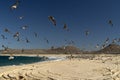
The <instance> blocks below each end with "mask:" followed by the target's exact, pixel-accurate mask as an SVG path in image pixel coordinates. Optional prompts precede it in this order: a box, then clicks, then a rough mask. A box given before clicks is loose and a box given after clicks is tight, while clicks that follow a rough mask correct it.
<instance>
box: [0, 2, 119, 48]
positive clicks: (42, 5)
mask: <svg viewBox="0 0 120 80" xmlns="http://www.w3.org/2000/svg"><path fill="white" fill-rule="evenodd" d="M15 1H16V0H0V6H1V7H0V34H4V35H5V36H6V37H7V40H3V39H2V38H0V41H1V42H0V45H3V44H4V45H6V46H8V47H10V48H20V49H21V48H37V49H38V48H50V47H51V46H55V47H59V46H63V45H65V40H67V41H71V40H73V41H74V42H75V46H77V47H79V48H80V49H84V48H85V49H86V50H96V48H95V46H96V44H103V42H104V41H105V40H106V38H107V37H109V38H110V40H111V41H112V39H114V38H119V37H120V23H119V21H120V5H119V3H120V0H19V1H20V4H19V6H18V8H17V9H16V10H10V6H11V5H12V4H14V3H15ZM19 16H24V18H23V19H22V20H20V19H19ZM48 16H54V18H55V20H56V22H57V26H56V27H55V26H54V25H53V24H52V23H51V22H50V21H49V20H48ZM110 19H111V20H112V22H113V25H114V26H113V27H112V26H110V25H109V24H108V20H110ZM64 23H66V24H67V26H68V28H69V29H70V31H69V32H67V31H65V30H63V26H64ZM24 25H28V26H29V28H28V29H27V30H21V29H20V28H19V27H21V26H24ZM5 28H8V29H9V30H10V31H11V32H12V33H13V34H14V33H16V32H17V31H18V32H20V36H21V38H22V41H20V42H17V41H16V39H14V38H13V37H12V36H13V34H8V33H5V32H4V29H5ZM86 30H88V31H89V32H90V34H89V35H88V36H86V35H85V31H86ZM34 32H36V33H38V36H39V37H38V38H35V37H34ZM26 37H27V38H28V39H29V40H30V43H26V42H25V41H24V40H25V38H26ZM45 38H46V39H48V40H49V44H47V43H46V41H45V40H44V39H45ZM1 48H2V47H1Z"/></svg>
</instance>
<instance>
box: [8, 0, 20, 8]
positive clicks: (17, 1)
mask: <svg viewBox="0 0 120 80" xmlns="http://www.w3.org/2000/svg"><path fill="white" fill-rule="evenodd" d="M19 3H20V1H19V0H16V2H15V3H14V4H13V5H12V6H11V7H10V8H11V9H12V10H15V9H17V8H18V5H19Z"/></svg>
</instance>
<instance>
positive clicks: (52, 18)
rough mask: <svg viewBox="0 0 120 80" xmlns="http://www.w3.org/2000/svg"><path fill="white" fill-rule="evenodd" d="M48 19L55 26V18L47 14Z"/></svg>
mask: <svg viewBox="0 0 120 80" xmlns="http://www.w3.org/2000/svg"><path fill="white" fill-rule="evenodd" d="M48 19H49V20H50V21H51V22H52V23H53V24H54V26H56V20H55V18H54V17H53V16H48Z"/></svg>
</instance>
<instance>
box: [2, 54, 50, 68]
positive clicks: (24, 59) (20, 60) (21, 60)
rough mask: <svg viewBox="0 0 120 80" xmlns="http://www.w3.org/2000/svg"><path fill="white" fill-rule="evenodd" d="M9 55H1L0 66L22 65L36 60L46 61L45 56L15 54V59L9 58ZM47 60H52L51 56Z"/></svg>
mask: <svg viewBox="0 0 120 80" xmlns="http://www.w3.org/2000/svg"><path fill="white" fill-rule="evenodd" d="M8 58H9V56H0V66H9V65H22V64H29V63H35V62H43V61H46V59H45V58H43V57H28V56H14V59H12V60H9V59H8ZM47 60H50V59H49V58H48V59H47Z"/></svg>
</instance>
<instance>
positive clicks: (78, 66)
mask: <svg viewBox="0 0 120 80" xmlns="http://www.w3.org/2000/svg"><path fill="white" fill-rule="evenodd" d="M52 56H53V55H52ZM54 56H56V55H54ZM60 56H61V57H66V55H59V57H60ZM57 57H58V56H57ZM119 64H120V55H117V56H116V55H109V56H108V55H107V56H106V55H98V56H95V57H94V58H92V59H91V58H87V59H83V58H74V59H65V60H60V61H48V62H42V63H41V62H38V63H33V64H27V65H20V66H6V67H0V80H120V66H119Z"/></svg>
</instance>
